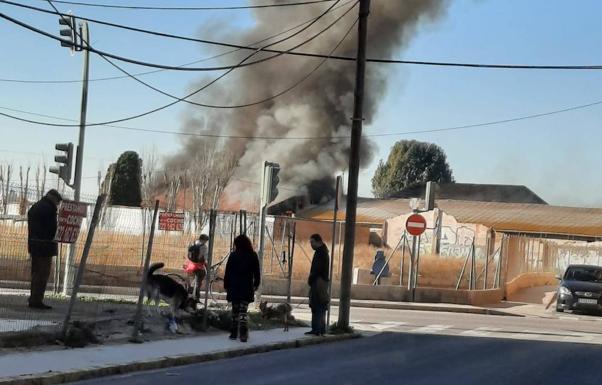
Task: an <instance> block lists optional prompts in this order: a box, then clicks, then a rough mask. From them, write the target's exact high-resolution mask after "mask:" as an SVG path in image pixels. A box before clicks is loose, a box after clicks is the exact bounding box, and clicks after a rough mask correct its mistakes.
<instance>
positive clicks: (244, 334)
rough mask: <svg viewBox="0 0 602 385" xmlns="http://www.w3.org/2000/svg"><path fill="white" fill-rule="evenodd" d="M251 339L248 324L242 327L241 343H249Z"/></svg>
mask: <svg viewBox="0 0 602 385" xmlns="http://www.w3.org/2000/svg"><path fill="white" fill-rule="evenodd" d="M248 339H249V329H248V328H247V324H246V323H245V324H243V325H240V342H247V340H248Z"/></svg>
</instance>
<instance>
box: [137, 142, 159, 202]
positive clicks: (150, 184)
mask: <svg viewBox="0 0 602 385" xmlns="http://www.w3.org/2000/svg"><path fill="white" fill-rule="evenodd" d="M157 165H158V159H157V150H156V149H155V148H153V149H152V150H151V151H149V152H147V153H144V154H143V160H142V183H141V186H142V206H143V207H152V205H153V200H154V198H155V193H156V192H157V189H158V185H159V174H158V173H157Z"/></svg>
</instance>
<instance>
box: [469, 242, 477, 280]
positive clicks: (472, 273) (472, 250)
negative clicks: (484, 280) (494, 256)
mask: <svg viewBox="0 0 602 385" xmlns="http://www.w3.org/2000/svg"><path fill="white" fill-rule="evenodd" d="M475 262H476V258H475V248H474V238H473V239H472V245H471V246H470V282H469V290H474V289H475V288H476V287H475V278H476V273H477V272H476V266H475Z"/></svg>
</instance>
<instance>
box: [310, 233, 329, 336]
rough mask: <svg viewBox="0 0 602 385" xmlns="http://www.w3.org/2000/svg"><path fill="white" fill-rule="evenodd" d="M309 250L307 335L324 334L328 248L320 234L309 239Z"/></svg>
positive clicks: (327, 298)
mask: <svg viewBox="0 0 602 385" xmlns="http://www.w3.org/2000/svg"><path fill="white" fill-rule="evenodd" d="M309 242H310V244H311V248H312V249H314V258H313V259H312V261H311V269H310V271H309V277H308V278H307V284H308V285H309V307H311V331H309V332H307V333H305V334H307V335H312V334H313V335H318V336H319V335H324V334H326V310H327V308H328V302H329V295H328V278H329V277H328V265H329V258H328V248H327V247H326V245H325V244H324V242H323V241H322V237H321V236H320V234H313V235H312V236H311V237H310V238H309Z"/></svg>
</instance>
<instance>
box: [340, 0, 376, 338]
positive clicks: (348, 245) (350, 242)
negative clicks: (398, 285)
mask: <svg viewBox="0 0 602 385" xmlns="http://www.w3.org/2000/svg"><path fill="white" fill-rule="evenodd" d="M369 14H370V0H360V15H359V26H358V39H357V41H358V47H357V61H356V72H355V95H354V106H353V122H352V125H351V149H350V154H349V181H348V186H347V207H346V216H347V217H346V220H345V243H344V245H343V263H342V265H343V266H342V274H341V295H340V302H339V320H338V326H339V327H341V328H348V327H349V307H350V305H351V280H352V275H353V252H354V246H355V216H356V210H357V185H358V178H359V170H360V145H361V140H362V123H363V107H364V78H365V75H366V40H367V34H368V15H369Z"/></svg>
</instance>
